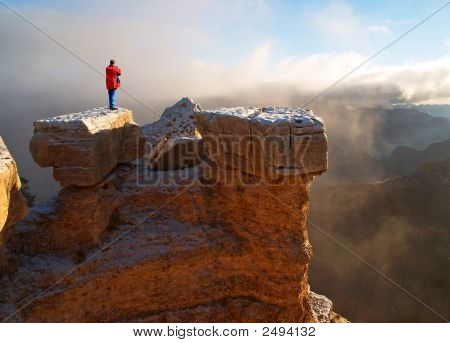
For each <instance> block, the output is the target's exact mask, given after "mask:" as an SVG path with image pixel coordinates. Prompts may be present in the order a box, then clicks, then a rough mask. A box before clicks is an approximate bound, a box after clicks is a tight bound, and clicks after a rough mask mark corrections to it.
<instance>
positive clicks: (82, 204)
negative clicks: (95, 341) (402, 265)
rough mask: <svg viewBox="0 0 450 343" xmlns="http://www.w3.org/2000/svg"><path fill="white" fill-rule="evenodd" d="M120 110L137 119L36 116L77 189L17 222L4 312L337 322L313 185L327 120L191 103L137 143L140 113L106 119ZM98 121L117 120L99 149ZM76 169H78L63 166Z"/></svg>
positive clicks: (299, 112)
mask: <svg viewBox="0 0 450 343" xmlns="http://www.w3.org/2000/svg"><path fill="white" fill-rule="evenodd" d="M100 112H102V113H100ZM118 113H130V116H131V112H130V111H128V110H124V109H119V110H118V111H109V110H101V111H100V110H98V109H97V110H94V111H88V112H85V113H83V114H77V116H70V115H69V116H66V117H64V120H63V121H64V123H63V124H58V120H59V121H60V122H61V120H60V119H57V120H55V119H49V120H46V121H45V122H50V123H52V125H53V126H52V127H49V126H46V127H45V130H41V128H40V125H41V124H36V123H35V129H36V131H35V137H34V138H33V140H32V144H31V146H32V149H31V150H32V154H33V157H34V158H35V160H36V161H42V159H43V158H42V156H47V155H49V151H58V154H55V153H50V155H51V158H52V162H51V163H50V162H48V163H43V162H42V163H40V164H42V165H47V166H50V165H51V166H53V167H54V171H55V178H57V179H58V180H59V181H60V182H61V183H62V184H63V185H66V186H65V187H64V188H63V189H62V190H61V192H60V193H59V194H58V195H57V196H55V197H54V198H52V199H51V200H50V201H48V202H47V203H44V204H41V205H39V206H36V207H34V208H33V209H31V211H30V214H29V215H28V216H27V217H26V218H25V219H24V220H22V221H19V222H18V223H17V224H16V225H15V226H14V229H13V231H12V234H11V237H10V238H9V239H8V242H7V247H8V250H9V252H10V254H11V256H13V262H11V263H10V268H9V271H8V273H7V274H5V275H3V277H2V278H1V281H0V282H1V285H0V286H1V288H0V289H1V291H0V302H1V304H0V317H2V318H3V320H5V321H26V322H68V321H69V322H99V321H100V322H110V321H146V322H147V321H148V322H329V321H333V320H335V319H334V318H336V316H335V315H334V313H333V312H332V303H331V301H329V300H328V299H326V298H325V297H324V296H320V295H317V294H315V293H313V292H311V291H310V290H309V284H308V273H307V272H308V263H309V261H310V260H311V258H312V248H311V245H310V243H309V240H308V234H307V231H306V220H307V213H308V206H309V186H310V182H311V181H312V180H313V178H314V177H315V176H316V175H319V174H321V173H322V172H324V171H325V170H326V169H327V141H326V135H325V130H324V126H323V123H322V121H321V119H320V118H318V117H316V116H314V115H313V113H312V112H311V111H307V110H303V109H295V108H241V107H239V108H231V109H230V108H226V109H225V108H224V109H214V110H202V109H201V107H200V106H199V105H198V104H196V103H194V102H193V101H192V100H191V99H189V98H183V99H181V100H180V101H179V102H178V103H177V104H175V105H174V106H172V107H170V108H168V109H167V110H166V111H165V112H164V113H163V115H162V117H161V119H160V120H159V121H157V122H155V123H152V124H149V125H146V126H144V127H142V130H141V129H140V128H138V127H136V126H135V124H133V130H132V133H131V134H129V135H128V137H129V138H128V139H124V138H123V137H125V136H127V135H124V134H123V132H126V130H127V129H124V128H123V127H126V126H127V125H129V123H130V122H132V117H128V118H129V120H126V121H123V124H120V125H117V124H115V123H117V121H111V120H109V121H108V120H106V119H108V118H115V117H117V114H118ZM92 120H93V121H94V122H98V121H101V122H102V123H103V124H102V125H103V126H102V131H103V132H102V133H101V135H100V136H101V137H102V140H101V143H98V144H97V143H93V140H94V141H97V136H96V137H95V139H92V137H91V136H89V135H92V132H90V133H88V138H89V139H88V142H87V143H86V140H85V139H84V138H83V139H80V138H78V135H79V134H80V132H81V134H82V135H83V137H85V136H86V135H87V134H86V131H85V130H84V129H83V128H81V129H80V127H82V126H83V125H84V126H86V125H85V124H83V125H81V124H80V123H87V122H92ZM73 121H77V123H73ZM41 122H42V121H41ZM105 122H109V124H105ZM55 123H56V124H55ZM109 125H110V127H109ZM94 126H96V127H98V125H94ZM67 128H73V129H67ZM44 131H45V132H44ZM111 132H122V133H121V134H120V135H119V136H120V137H122V138H121V139H119V140H116V139H111V138H108V137H116V133H113V134H110V133H111ZM42 137H45V138H42ZM54 137H57V139H56V140H55V139H53V138H54ZM74 137H76V138H74ZM105 137H107V138H105ZM142 137H143V138H144V140H145V142H144V143H145V144H142V143H143V142H142V140H143V139H142ZM40 140H43V141H45V144H44V143H42V144H40V143H38V142H39V141H40ZM111 141H112V142H114V144H113V147H108V146H105V144H107V143H108V142H111ZM124 141H126V142H127V143H126V144H124ZM61 142H63V143H61ZM77 142H80V143H79V144H77ZM117 142H119V143H117ZM143 145H145V153H144V154H143V155H142V153H143V150H141V146H143ZM93 146H95V147H97V148H91V147H93ZM65 147H67V148H68V150H65ZM111 151H112V153H111ZM105 153H108V154H109V155H108V156H113V158H112V159H110V158H109V157H108V160H109V164H108V167H107V168H106V167H105V168H103V162H101V161H103V159H104V157H105V156H104V154H105ZM123 153H126V154H128V156H129V157H128V158H125V159H123V158H120V157H117V156H121V154H123ZM97 155H98V157H96V156H97ZM131 156H134V158H133V157H131ZM44 159H45V158H44ZM74 161H75V162H74ZM93 161H95V164H93V163H94V162H93ZM99 161H100V162H99ZM73 166H76V169H73V168H72V167H73ZM67 167H69V168H70V169H71V170H72V171H74V170H75V171H76V173H72V172H70V173H61V172H60V170H61V169H63V170H64V169H67ZM58 169H60V170H59V171H57V170H58ZM94 169H95V170H96V171H95V172H92V171H93V170H94ZM97 170H100V171H97ZM107 170H108V171H107ZM80 172H81V174H80ZM86 172H87V173H86ZM100 175H102V176H101V177H100ZM99 178H100V181H98V179H99Z"/></svg>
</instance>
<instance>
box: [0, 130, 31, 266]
mask: <svg viewBox="0 0 450 343" xmlns="http://www.w3.org/2000/svg"><path fill="white" fill-rule="evenodd" d="M20 186H21V184H20V178H19V174H18V172H17V166H16V162H15V161H14V159H13V158H12V156H11V154H10V153H9V151H8V148H7V147H6V145H5V143H4V142H3V140H2V138H1V137H0V269H1V268H2V267H4V266H5V265H6V262H7V261H6V259H7V252H6V249H5V241H6V240H7V238H8V232H7V231H8V228H10V227H11V226H12V225H14V223H15V222H17V221H18V220H20V219H22V218H23V217H25V216H26V214H27V212H28V208H27V205H26V201H25V199H24V197H23V196H22V194H21V193H20Z"/></svg>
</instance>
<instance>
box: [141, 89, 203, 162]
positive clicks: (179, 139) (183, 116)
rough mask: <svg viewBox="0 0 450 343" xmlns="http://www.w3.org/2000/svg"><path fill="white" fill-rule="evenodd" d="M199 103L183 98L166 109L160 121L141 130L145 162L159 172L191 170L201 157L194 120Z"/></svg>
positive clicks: (200, 144)
mask: <svg viewBox="0 0 450 343" xmlns="http://www.w3.org/2000/svg"><path fill="white" fill-rule="evenodd" d="M200 110H201V108H200V106H199V105H198V104H196V103H194V102H193V101H192V99H190V98H183V99H181V100H180V101H178V102H177V103H176V104H175V105H173V106H172V107H169V108H167V109H166V110H165V111H164V113H163V114H162V115H161V119H159V120H158V121H156V122H155V123H152V124H148V125H145V126H144V127H143V128H142V130H143V131H144V133H145V135H146V137H147V153H146V156H145V158H146V160H147V161H148V163H149V165H150V166H151V167H153V168H154V169H158V170H170V169H181V168H185V167H192V166H194V165H196V164H198V163H199V162H200V159H201V157H202V156H203V152H202V139H201V136H200V134H199V132H198V130H197V125H196V123H195V120H194V112H195V111H200Z"/></svg>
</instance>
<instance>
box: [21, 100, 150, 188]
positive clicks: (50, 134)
mask: <svg viewBox="0 0 450 343" xmlns="http://www.w3.org/2000/svg"><path fill="white" fill-rule="evenodd" d="M143 144H144V137H143V135H142V133H141V131H140V128H139V126H138V125H137V124H136V123H135V122H134V121H133V114H132V112H131V111H129V110H127V109H123V108H120V109H118V110H114V111H111V110H109V109H107V108H94V109H93V110H89V111H86V112H81V113H71V114H66V115H61V116H58V117H53V118H49V119H43V120H37V121H35V122H34V136H33V138H32V140H31V142H30V150H31V154H32V155H33V158H34V160H35V162H36V163H37V164H39V166H41V167H53V176H54V178H55V179H56V180H58V181H59V182H60V183H61V185H62V186H70V185H76V186H92V185H94V184H96V183H98V182H100V181H101V180H102V179H103V178H104V177H105V176H107V175H108V174H109V173H110V172H111V171H112V170H113V169H114V167H115V166H116V165H117V164H118V163H127V162H130V161H133V160H136V159H138V158H140V157H141V156H142V154H143V148H144V146H143Z"/></svg>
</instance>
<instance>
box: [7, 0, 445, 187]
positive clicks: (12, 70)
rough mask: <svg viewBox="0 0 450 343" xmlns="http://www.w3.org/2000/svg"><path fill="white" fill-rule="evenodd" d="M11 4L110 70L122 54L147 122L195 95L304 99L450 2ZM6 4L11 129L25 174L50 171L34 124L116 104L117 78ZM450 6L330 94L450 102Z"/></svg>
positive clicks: (217, 101) (216, 99)
mask: <svg viewBox="0 0 450 343" xmlns="http://www.w3.org/2000/svg"><path fill="white" fill-rule="evenodd" d="M5 2H6V3H7V4H9V5H10V6H12V7H13V8H14V9H15V10H16V11H18V12H19V13H20V14H21V15H23V16H24V17H25V18H26V19H27V20H29V21H31V22H33V23H34V24H35V25H37V26H38V27H39V28H40V29H42V30H44V31H45V32H47V33H48V34H49V35H50V36H51V37H52V38H54V39H55V40H56V41H58V42H59V43H60V44H62V45H64V46H66V47H67V48H68V49H70V50H71V51H73V52H75V53H76V54H77V55H78V56H80V57H81V58H82V59H83V60H84V61H86V62H88V63H89V64H90V65H92V66H93V68H94V69H96V70H98V71H99V72H100V74H102V73H103V72H104V68H105V67H106V65H107V64H108V61H109V59H110V58H114V59H115V60H116V62H117V65H119V66H120V67H121V68H122V71H123V76H122V79H121V80H122V85H123V87H122V90H121V91H120V92H119V94H118V105H119V106H121V107H127V108H130V109H132V110H133V112H134V117H135V119H136V121H137V122H138V123H139V124H145V123H149V122H152V121H154V120H156V119H158V118H159V116H160V114H161V113H162V111H163V110H164V108H165V107H168V106H170V105H172V104H174V103H175V102H176V101H177V100H179V99H180V98H182V97H184V96H191V97H193V98H194V100H196V101H198V102H200V104H201V105H202V106H203V107H217V106H236V105H246V106H259V107H261V106H267V105H278V106H302V105H304V104H305V103H308V101H309V100H310V99H312V98H313V97H315V96H316V95H317V94H319V93H321V92H322V91H323V90H324V89H326V88H327V87H328V86H330V85H331V84H333V83H334V82H335V81H336V80H339V79H341V78H342V76H343V75H346V74H347V73H348V72H349V71H351V70H352V69H354V68H355V66H357V65H359V64H361V63H362V62H364V61H365V60H366V59H367V58H369V57H370V56H371V55H373V54H374V53H376V52H377V51H379V50H380V49H382V48H383V47H385V46H386V45H388V44H389V43H391V42H392V41H394V40H395V39H396V38H397V37H399V36H400V35H402V34H403V33H405V32H406V31H408V30H409V29H410V28H412V27H413V26H414V25H416V24H418V23H419V22H420V21H421V20H423V19H424V18H426V17H427V16H428V15H430V14H431V13H433V12H434V11H436V10H437V9H438V8H440V7H442V6H443V5H444V4H445V3H446V2H445V1H435V0H430V1H401V0H400V1H384V0H382V1H330V0H328V1H325V0H319V1H293V0H289V1H288V0H285V1H282V0H279V1H275V0H215V1H213V0H191V1H189V0H171V1H167V0H150V1H139V0H128V1H119V0H109V1H86V0H79V1H51V0H46V1H40V0H34V1H23V0H7V1H5ZM2 4H3V0H0V61H1V63H0V74H1V78H2V83H1V85H0V105H1V110H0V136H2V137H3V139H4V140H5V142H6V144H7V145H8V147H9V148H10V150H11V152H12V153H13V156H14V157H15V158H16V160H17V161H18V163H19V167H20V169H21V170H22V173H23V174H24V175H25V176H26V177H28V178H30V177H33V178H35V179H36V178H38V176H39V175H40V174H39V173H44V174H45V173H47V174H46V175H44V174H42V175H43V176H42V177H43V178H49V176H48V174H49V173H50V171H49V170H44V171H42V170H38V171H36V169H35V166H34V163H33V161H32V160H31V157H30V154H29V151H28V147H27V145H28V143H27V142H28V141H29V139H30V137H31V135H32V133H33V128H32V123H33V121H34V120H37V119H42V118H47V117H51V116H54V115H57V114H62V113H70V112H78V111H82V110H85V109H88V108H92V107H98V106H104V105H106V102H107V94H106V89H105V80H104V77H103V76H102V75H98V74H96V73H95V72H94V71H92V70H91V69H89V68H88V67H87V66H86V65H85V64H83V63H81V62H80V61H79V60H78V59H76V58H75V57H74V56H72V55H71V54H70V53H68V52H67V51H65V50H64V49H62V48H61V47H60V46H58V44H56V43H55V42H54V41H52V40H50V39H48V38H47V37H45V36H44V35H43V34H42V33H40V32H39V31H38V30H36V29H35V28H33V27H32V26H30V25H29V24H27V23H26V22H25V21H24V20H22V19H21V18H20V17H19V16H17V15H16V14H14V13H13V12H11V11H10V10H9V9H8V8H6V7H5V6H4V5H2ZM449 17H450V5H449V6H447V7H446V8H445V9H443V10H442V11H441V12H439V13H438V14H436V15H435V16H433V17H432V18H431V19H430V20H429V21H427V22H426V23H424V24H423V25H421V26H420V27H418V28H417V29H416V30H414V31H413V32H411V33H410V34H408V35H407V36H406V37H404V38H403V39H401V40H400V41H399V42H398V43H396V44H394V45H393V46H391V47H390V48H388V49H386V50H384V51H383V52H382V53H381V54H380V55H378V56H377V57H376V58H374V59H372V60H371V61H370V62H369V63H367V64H366V65H364V66H363V67H362V68H360V69H359V70H357V71H356V72H355V73H352V74H351V75H350V76H349V77H346V78H345V79H344V80H343V81H342V82H340V83H339V84H338V85H337V86H335V87H333V88H332V89H331V91H329V92H327V93H325V94H324V95H323V96H321V97H320V99H319V100H320V101H324V100H329V99H331V100H336V99H338V100H339V101H340V103H345V104H346V105H348V106H354V107H355V106H374V105H383V106H384V105H386V104H389V103H393V102H413V103H425V104H426V103H444V104H445V103H450V20H448V18H449ZM124 90H126V91H128V92H129V93H131V94H133V96H134V98H133V97H130V96H128V95H126V94H125V93H124ZM136 98H137V99H139V101H136ZM317 103H318V102H317V101H316V102H315V103H312V104H309V105H308V106H309V107H310V108H312V109H313V110H315V111H316V109H317V108H316V107H317ZM142 104H145V105H142ZM319 110H320V109H319ZM319 114H321V113H320V112H319ZM38 179H39V178H38ZM38 181H39V180H38ZM38 181H35V183H39V182H38ZM42 184H44V183H42Z"/></svg>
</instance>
